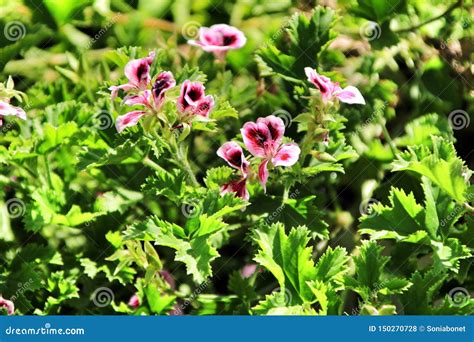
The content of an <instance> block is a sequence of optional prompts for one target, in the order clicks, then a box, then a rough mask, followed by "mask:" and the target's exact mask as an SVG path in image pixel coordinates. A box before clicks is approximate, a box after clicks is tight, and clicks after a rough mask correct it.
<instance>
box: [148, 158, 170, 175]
mask: <svg viewBox="0 0 474 342" xmlns="http://www.w3.org/2000/svg"><path fill="white" fill-rule="evenodd" d="M142 163H143V165H145V166H148V167H149V168H151V169H153V170H156V171H158V172H168V171H166V170H165V169H163V168H162V167H161V166H160V165H158V164H157V163H155V162H154V161H153V160H151V159H150V158H148V157H145V159H143V160H142Z"/></svg>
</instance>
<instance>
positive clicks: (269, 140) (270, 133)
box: [241, 115, 301, 189]
mask: <svg viewBox="0 0 474 342" xmlns="http://www.w3.org/2000/svg"><path fill="white" fill-rule="evenodd" d="M241 132H242V137H243V140H244V144H245V146H246V147H247V150H249V152H250V153H251V154H252V155H254V156H255V157H257V158H263V160H262V162H261V163H260V166H259V167H258V178H259V180H260V183H261V184H262V186H263V188H264V189H265V188H266V183H267V179H268V163H271V164H272V165H273V166H292V165H294V164H295V163H296V162H297V161H298V158H299V155H300V152H301V150H300V148H299V147H298V145H297V144H295V143H287V144H282V140H283V134H284V133H285V124H284V123H283V120H282V119H280V118H279V117H276V116H274V115H270V116H267V117H266V118H258V119H257V122H247V123H245V124H244V126H243V128H242V129H241Z"/></svg>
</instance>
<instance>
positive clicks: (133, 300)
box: [128, 294, 140, 309]
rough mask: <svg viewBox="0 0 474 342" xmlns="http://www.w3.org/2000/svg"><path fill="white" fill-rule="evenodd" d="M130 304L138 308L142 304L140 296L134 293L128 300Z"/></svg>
mask: <svg viewBox="0 0 474 342" xmlns="http://www.w3.org/2000/svg"><path fill="white" fill-rule="evenodd" d="M128 306H130V307H131V308H133V309H136V308H138V307H139V306H140V298H138V296H137V294H134V295H133V296H132V297H130V300H129V301H128Z"/></svg>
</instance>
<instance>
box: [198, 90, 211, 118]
mask: <svg viewBox="0 0 474 342" xmlns="http://www.w3.org/2000/svg"><path fill="white" fill-rule="evenodd" d="M212 108H214V98H213V97H212V96H211V95H207V96H205V97H204V98H202V99H201V100H199V101H198V103H197V104H196V106H195V108H194V109H193V113H194V114H196V115H200V116H203V117H205V118H207V117H209V113H210V112H211V110H212Z"/></svg>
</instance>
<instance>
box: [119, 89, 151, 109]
mask: <svg viewBox="0 0 474 342" xmlns="http://www.w3.org/2000/svg"><path fill="white" fill-rule="evenodd" d="M150 95H151V92H150V91H149V90H145V91H144V92H143V93H141V94H133V95H127V96H126V97H125V98H124V99H123V103H124V104H125V105H127V106H134V105H143V106H146V105H148V104H149V101H150Z"/></svg>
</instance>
